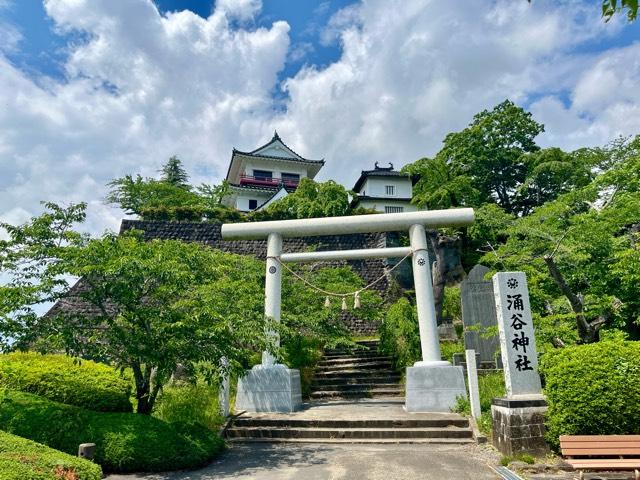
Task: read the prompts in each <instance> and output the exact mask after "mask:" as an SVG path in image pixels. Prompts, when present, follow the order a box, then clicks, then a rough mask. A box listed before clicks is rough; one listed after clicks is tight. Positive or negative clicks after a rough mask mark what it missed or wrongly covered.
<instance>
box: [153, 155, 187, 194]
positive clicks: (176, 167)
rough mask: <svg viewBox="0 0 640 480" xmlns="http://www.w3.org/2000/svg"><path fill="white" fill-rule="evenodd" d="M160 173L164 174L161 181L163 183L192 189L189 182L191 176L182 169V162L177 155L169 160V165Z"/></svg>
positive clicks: (164, 166)
mask: <svg viewBox="0 0 640 480" xmlns="http://www.w3.org/2000/svg"><path fill="white" fill-rule="evenodd" d="M160 172H162V178H161V180H162V181H163V182H165V183H169V184H171V185H174V186H176V187H180V188H184V189H187V190H189V189H190V188H191V187H190V186H189V182H188V180H189V175H187V172H186V170H185V169H184V168H183V167H182V161H181V160H180V159H179V158H178V157H176V156H175V155H174V156H172V157H171V158H169V160H168V161H167V163H165V164H164V165H163V167H162V169H160Z"/></svg>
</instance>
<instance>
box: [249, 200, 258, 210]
mask: <svg viewBox="0 0 640 480" xmlns="http://www.w3.org/2000/svg"><path fill="white" fill-rule="evenodd" d="M256 208H258V200H249V210H255V209H256Z"/></svg>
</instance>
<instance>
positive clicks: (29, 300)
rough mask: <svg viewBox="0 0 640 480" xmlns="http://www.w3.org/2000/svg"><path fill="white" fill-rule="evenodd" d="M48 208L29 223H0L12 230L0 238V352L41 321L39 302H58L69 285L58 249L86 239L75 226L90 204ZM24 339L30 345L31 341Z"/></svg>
mask: <svg viewBox="0 0 640 480" xmlns="http://www.w3.org/2000/svg"><path fill="white" fill-rule="evenodd" d="M44 206H45V212H44V213H43V214H42V215H40V216H39V217H35V218H33V219H32V220H31V222H29V223H27V224H25V225H22V226H14V225H10V224H8V223H0V230H1V229H4V230H6V232H7V234H8V239H7V240H1V239H0V276H2V277H3V283H2V284H1V285H0V350H3V349H6V348H8V347H9V345H12V344H15V340H16V338H17V337H22V338H24V337H25V336H24V332H25V331H28V330H29V329H31V328H32V326H33V325H34V324H35V323H36V322H37V320H38V313H37V311H36V307H37V306H38V305H41V304H44V303H48V302H54V301H56V300H57V299H58V298H60V296H61V295H62V294H63V293H64V292H65V291H66V290H67V289H68V287H69V285H68V282H67V279H66V278H65V277H63V276H61V275H59V273H60V272H59V269H58V264H59V262H60V258H59V253H60V252H61V251H63V250H64V248H66V247H67V246H68V245H81V244H83V243H84V242H85V241H86V237H85V236H84V235H81V234H79V233H77V232H75V231H73V229H72V227H73V226H74V225H75V224H76V223H80V222H82V221H84V219H85V209H86V204H84V203H80V204H72V205H70V206H68V207H66V208H63V207H60V206H58V205H56V204H53V203H45V204H44ZM24 340H25V341H26V342H25V344H29V343H30V342H29V340H31V339H29V338H24Z"/></svg>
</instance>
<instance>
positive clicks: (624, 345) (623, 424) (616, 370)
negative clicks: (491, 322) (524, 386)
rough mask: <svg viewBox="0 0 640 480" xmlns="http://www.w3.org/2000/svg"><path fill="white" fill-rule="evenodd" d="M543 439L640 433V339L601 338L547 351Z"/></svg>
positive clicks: (553, 440)
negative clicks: (596, 341)
mask: <svg viewBox="0 0 640 480" xmlns="http://www.w3.org/2000/svg"><path fill="white" fill-rule="evenodd" d="M541 372H542V374H543V375H544V379H545V389H544V391H545V394H546V396H547V402H548V404H549V411H548V413H547V440H548V441H549V442H550V443H551V445H553V446H554V447H556V448H557V447H558V438H559V436H560V435H613V434H638V433H640V343H639V342H622V341H602V342H599V343H595V344H590V345H580V346H573V347H567V348H562V349H558V350H555V351H550V352H547V353H545V355H544V356H543V357H542V362H541Z"/></svg>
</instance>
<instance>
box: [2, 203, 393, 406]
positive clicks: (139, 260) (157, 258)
mask: <svg viewBox="0 0 640 480" xmlns="http://www.w3.org/2000/svg"><path fill="white" fill-rule="evenodd" d="M83 218H84V205H78V206H71V207H68V208H66V209H63V208H60V207H58V206H55V205H53V204H50V205H49V211H48V212H46V213H45V214H44V215H42V216H41V217H36V218H34V219H32V220H31V222H29V223H27V224H25V225H22V226H17V227H14V226H10V225H6V226H5V228H7V230H8V232H9V235H10V239H9V240H7V241H5V242H3V243H2V244H1V245H0V259H2V263H0V266H1V267H2V269H1V270H0V273H2V274H3V275H6V274H9V275H12V276H14V277H15V278H16V279H17V280H16V282H15V283H14V284H10V285H9V286H7V287H3V289H4V291H3V293H5V292H6V293H8V295H7V296H4V295H3V296H2V298H3V303H2V317H1V319H2V322H1V323H0V338H2V339H3V340H4V347H5V348H7V347H11V348H20V347H24V348H30V347H37V348H39V349H42V350H51V349H53V350H56V351H59V350H65V351H67V352H69V353H71V354H72V355H77V356H81V357H85V358H93V359H102V360H106V361H108V362H111V363H113V364H114V365H116V366H118V367H120V368H130V369H131V371H132V372H133V376H134V380H135V385H136V398H137V401H138V412H139V413H145V414H148V413H150V412H151V410H152V408H153V404H154V402H155V399H156V398H157V395H158V393H159V392H160V390H161V388H162V386H163V385H164V384H165V383H166V381H167V380H168V379H169V377H170V375H171V374H172V373H173V372H174V371H175V369H176V368H177V366H178V364H181V365H184V366H185V367H187V369H195V368H196V366H197V365H198V364H201V363H202V362H206V363H207V364H208V365H211V366H212V367H211V368H209V369H207V370H206V371H205V374H206V375H207V378H209V379H210V380H215V379H216V378H219V376H220V374H221V373H222V372H221V369H220V368H219V367H218V366H219V365H222V364H223V362H222V361H221V360H222V358H223V357H224V358H226V359H227V360H228V367H226V368H227V370H228V371H231V372H236V373H238V372H240V371H241V370H243V369H244V368H246V367H248V366H249V363H250V359H251V357H252V355H253V353H254V352H256V351H260V350H262V349H265V348H268V349H270V350H272V351H273V352H274V353H275V354H276V355H278V356H281V357H282V356H283V350H281V349H280V350H278V349H275V347H274V346H273V345H270V344H269V343H268V340H267V338H266V336H265V335H264V332H265V330H267V329H273V330H276V331H278V332H279V333H280V335H281V337H282V339H283V348H286V347H287V345H288V343H290V342H294V343H295V342H296V341H297V340H299V338H300V336H301V335H305V336H311V337H313V338H316V339H317V340H318V341H319V342H321V343H327V344H330V345H331V344H336V343H338V342H344V341H346V338H347V337H348V332H347V331H346V329H345V326H344V324H343V323H342V322H339V321H338V320H337V319H338V317H339V315H340V310H339V305H338V303H339V302H334V306H333V308H331V309H325V308H324V306H323V303H324V297H323V296H322V295H318V294H316V293H315V292H314V291H311V290H310V289H309V288H307V287H306V286H305V285H304V284H302V283H301V282H299V281H297V280H294V279H293V277H292V276H290V275H286V276H285V278H284V282H283V315H282V317H283V318H282V323H280V324H273V323H272V322H271V320H270V319H265V318H264V275H265V273H264V263H263V262H259V261H257V260H255V259H253V258H249V257H242V256H238V255H232V254H228V253H223V252H220V251H216V250H213V249H210V248H208V247H206V246H202V245H199V244H195V243H185V242H181V241H175V240H154V241H151V242H144V241H143V240H142V238H141V235H140V233H139V232H135V231H134V232H129V233H127V234H125V235H121V236H116V235H113V234H106V235H104V236H102V237H101V238H97V239H88V238H86V237H84V236H81V235H79V234H76V233H75V232H74V231H73V229H72V228H71V226H72V223H73V222H75V221H80V220H82V219H83ZM300 274H302V275H305V276H306V277H307V278H308V280H309V281H310V282H312V283H314V284H317V285H318V286H319V287H320V288H323V289H325V290H328V291H332V292H336V293H347V292H352V291H355V290H357V289H359V288H361V287H362V280H361V279H360V278H359V277H357V275H355V274H354V273H353V272H352V271H351V270H350V269H349V268H339V269H333V270H325V269H319V270H318V269H304V268H303V269H301V270H300ZM68 276H73V277H76V278H77V277H80V278H81V279H82V280H81V281H80V283H78V284H77V285H76V287H74V289H73V290H72V291H71V294H69V287H68V285H67V283H66V282H64V280H61V279H63V278H65V277H67V278H68ZM68 294H69V295H68ZM60 298H64V299H65V300H64V302H63V304H62V305H63V308H61V309H59V310H54V311H52V312H50V313H49V314H47V315H45V316H42V317H39V316H38V315H36V314H35V312H34V304H37V303H40V304H42V303H43V302H48V301H52V300H55V299H60ZM362 301H363V304H364V306H365V308H364V309H363V310H362V314H363V316H364V318H377V315H378V311H379V308H378V307H379V306H380V303H381V302H380V298H379V296H377V295H376V294H372V293H368V292H367V293H363V297H362ZM65 305H66V306H71V307H72V308H64V306H65Z"/></svg>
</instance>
